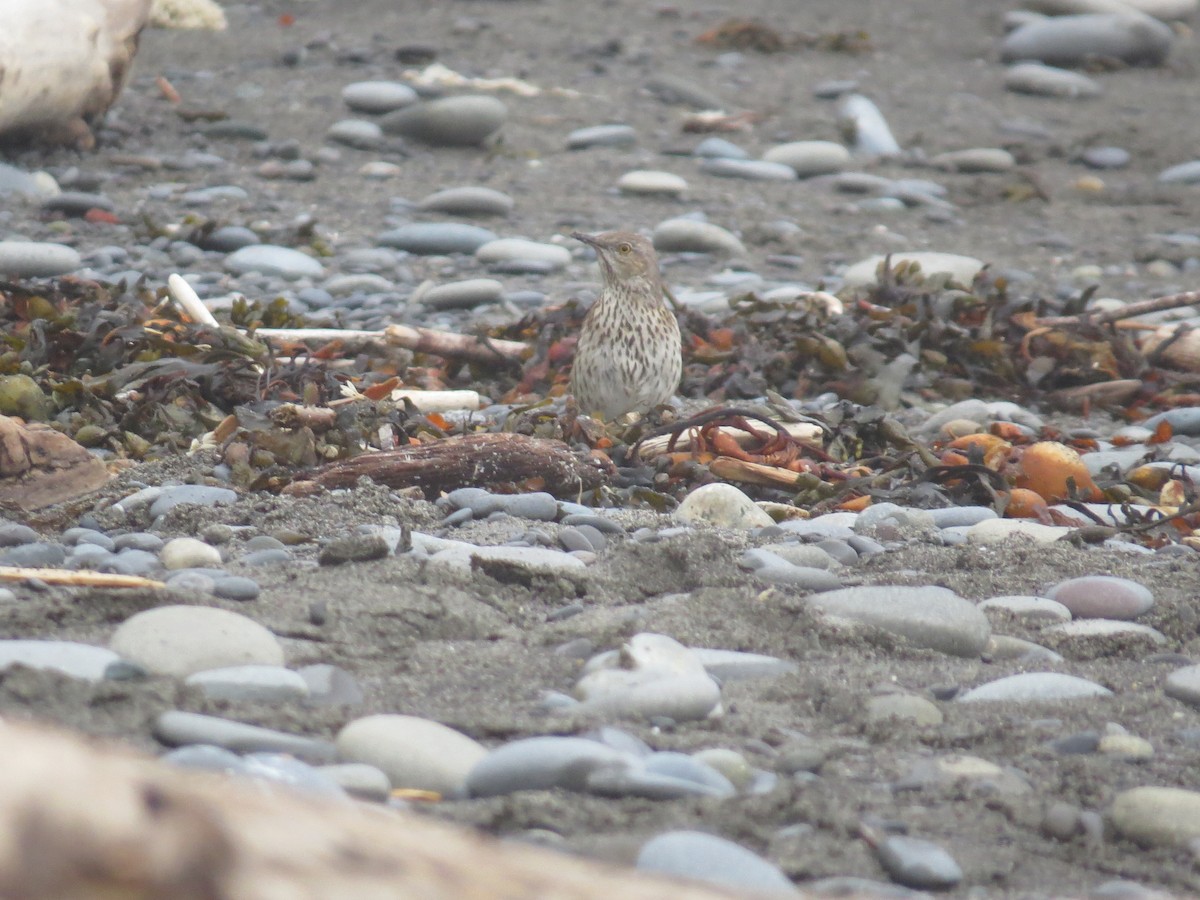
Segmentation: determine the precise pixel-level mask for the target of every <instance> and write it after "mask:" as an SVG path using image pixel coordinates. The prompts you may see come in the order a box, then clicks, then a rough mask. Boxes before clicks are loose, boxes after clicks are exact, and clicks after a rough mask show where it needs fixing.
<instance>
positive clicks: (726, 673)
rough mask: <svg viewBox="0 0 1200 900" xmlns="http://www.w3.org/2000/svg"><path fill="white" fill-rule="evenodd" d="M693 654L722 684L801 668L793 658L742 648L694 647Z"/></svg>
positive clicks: (774, 675) (781, 673)
mask: <svg viewBox="0 0 1200 900" xmlns="http://www.w3.org/2000/svg"><path fill="white" fill-rule="evenodd" d="M692 655H693V656H694V657H695V658H696V659H698V660H699V661H700V665H702V666H704V671H706V672H707V673H708V674H709V675H711V676H712V677H713V678H716V679H718V680H719V681H720V682H721V683H722V684H724V683H726V682H729V681H743V680H745V679H747V678H774V677H776V676H778V675H787V674H789V673H791V672H795V671H797V670H798V669H799V666H797V665H796V663H794V662H792V661H791V660H787V659H779V658H778V657H776V656H766V655H764V654H762V653H745V652H743V651H741V650H713V649H709V648H702V647H694V648H692Z"/></svg>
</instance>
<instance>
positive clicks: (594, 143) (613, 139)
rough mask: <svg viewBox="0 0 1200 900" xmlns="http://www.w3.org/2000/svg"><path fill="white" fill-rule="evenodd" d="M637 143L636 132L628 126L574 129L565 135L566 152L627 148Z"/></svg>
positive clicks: (595, 126)
mask: <svg viewBox="0 0 1200 900" xmlns="http://www.w3.org/2000/svg"><path fill="white" fill-rule="evenodd" d="M636 143H637V132H636V131H635V130H634V129H633V127H632V126H630V125H593V126H591V127H588V128H576V129H575V130H574V131H572V132H571V133H570V134H568V135H567V149H568V150H583V149H586V148H588V147H628V146H630V145H632V144H636Z"/></svg>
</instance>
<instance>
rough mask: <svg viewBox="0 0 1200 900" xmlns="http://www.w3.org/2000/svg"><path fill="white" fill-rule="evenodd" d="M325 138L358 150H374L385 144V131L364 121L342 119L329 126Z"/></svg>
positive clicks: (372, 123)
mask: <svg viewBox="0 0 1200 900" xmlns="http://www.w3.org/2000/svg"><path fill="white" fill-rule="evenodd" d="M325 138H326V139H327V140H330V141H333V142H334V143H337V144H345V145H346V146H347V147H353V148H354V149H356V150H374V149H375V148H377V147H378V146H380V145H381V144H382V143H383V129H382V128H380V127H379V125H377V124H376V123H375V122H368V121H366V120H364V119H342V120H341V121H340V122H334V123H333V124H332V125H330V126H329V129H328V130H327V131H326V132H325Z"/></svg>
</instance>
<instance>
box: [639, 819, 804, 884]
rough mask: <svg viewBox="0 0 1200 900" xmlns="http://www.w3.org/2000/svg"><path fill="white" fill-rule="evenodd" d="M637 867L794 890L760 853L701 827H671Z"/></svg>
mask: <svg viewBox="0 0 1200 900" xmlns="http://www.w3.org/2000/svg"><path fill="white" fill-rule="evenodd" d="M637 868H638V869H640V870H642V871H643V872H657V873H658V874H660V875H670V876H674V877H676V878H690V879H695V880H697V881H706V882H709V883H710V884H719V885H722V886H725V887H734V888H738V889H740V890H759V891H794V888H793V886H792V882H791V881H790V880H788V877H787V876H786V875H784V874H783V872H781V871H780V870H779V868H778V867H777V866H774V865H772V864H771V863H769V862H767V861H766V860H765V859H763V858H762V857H760V856H759V855H758V854H756V853H752V852H751V851H749V850H747V849H746V848H745V847H742V846H740V845H739V844H735V843H733V842H732V841H727V840H725V839H724V838H721V837H717V836H716V835H712V834H705V833H704V832H701V831H668V832H666V833H664V834H660V835H658V836H657V837H654V838H651V839H650V840H649V841H647V842H646V843H645V844H643V845H642V849H641V851H640V852H639V853H638V858H637Z"/></svg>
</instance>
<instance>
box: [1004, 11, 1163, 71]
mask: <svg viewBox="0 0 1200 900" xmlns="http://www.w3.org/2000/svg"><path fill="white" fill-rule="evenodd" d="M1173 37H1174V35H1173V33H1172V31H1171V28H1170V27H1169V26H1168V25H1165V24H1163V23H1162V22H1159V21H1157V20H1155V19H1152V18H1150V17H1149V16H1141V15H1130V14H1128V13H1127V12H1120V13H1090V14H1084V15H1075V16H1053V17H1050V18H1045V19H1036V20H1034V21H1032V22H1029V23H1027V24H1025V25H1022V26H1021V27H1020V28H1017V29H1015V30H1014V31H1012V32H1010V33H1009V34H1008V35H1007V36H1006V37H1005V38H1004V41H1003V42H1002V43H1001V44H1000V58H1001V59H1002V60H1003V61H1004V62H1015V61H1018V60H1037V61H1039V62H1044V63H1049V64H1050V65H1059V66H1077V65H1081V64H1083V63H1086V62H1087V61H1088V60H1089V59H1093V58H1107V59H1118V60H1121V61H1122V62H1125V63H1128V64H1129V65H1131V66H1136V65H1152V66H1153V65H1159V64H1161V63H1162V62H1164V61H1165V60H1166V57H1167V54H1168V53H1169V52H1170V50H1171V43H1172V39H1173Z"/></svg>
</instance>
